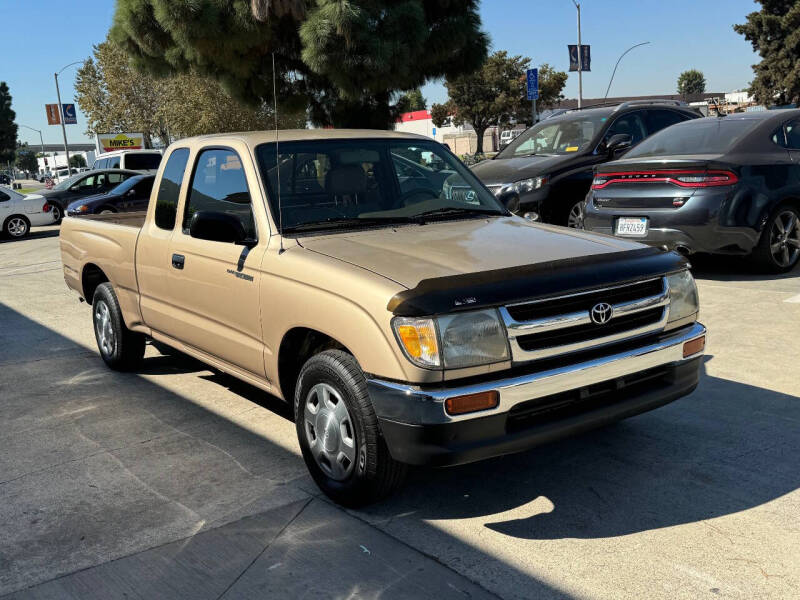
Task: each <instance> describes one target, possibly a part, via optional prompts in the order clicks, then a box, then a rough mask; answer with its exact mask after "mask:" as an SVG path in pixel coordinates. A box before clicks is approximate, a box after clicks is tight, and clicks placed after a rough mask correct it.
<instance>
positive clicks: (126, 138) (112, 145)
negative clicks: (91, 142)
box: [97, 133, 144, 154]
mask: <svg viewBox="0 0 800 600" xmlns="http://www.w3.org/2000/svg"><path fill="white" fill-rule="evenodd" d="M142 148H144V135H143V134H141V133H98V134H97V151H98V153H100V154H102V153H103V152H112V151H114V150H141V149H142Z"/></svg>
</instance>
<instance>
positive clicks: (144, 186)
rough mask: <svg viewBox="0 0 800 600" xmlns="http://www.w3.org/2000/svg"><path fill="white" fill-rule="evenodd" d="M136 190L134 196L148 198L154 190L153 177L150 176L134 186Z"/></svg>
mask: <svg viewBox="0 0 800 600" xmlns="http://www.w3.org/2000/svg"><path fill="white" fill-rule="evenodd" d="M133 190H134V197H136V198H147V197H149V196H150V192H151V191H152V190H153V178H152V177H148V178H147V179H143V180H142V181H140V182H139V183H137V184H136V185H135V186H133Z"/></svg>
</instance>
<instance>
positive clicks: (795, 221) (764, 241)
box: [753, 204, 800, 273]
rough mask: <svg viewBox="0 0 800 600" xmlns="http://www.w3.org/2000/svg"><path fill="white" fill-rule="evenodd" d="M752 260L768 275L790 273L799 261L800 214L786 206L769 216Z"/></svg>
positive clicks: (795, 209) (783, 205)
mask: <svg viewBox="0 0 800 600" xmlns="http://www.w3.org/2000/svg"><path fill="white" fill-rule="evenodd" d="M753 260H755V262H756V264H757V265H758V266H759V267H760V268H761V270H763V271H766V272H768V273H786V272H788V271H791V270H792V269H793V268H794V267H795V266H796V265H797V263H798V260H800V214H798V209H797V208H795V207H794V206H791V205H788V204H782V205H780V206H778V207H777V208H776V209H775V210H774V211H773V212H772V214H770V216H769V219H768V220H767V224H766V225H765V226H764V230H763V231H762V232H761V239H760V240H759V241H758V246H756V248H755V250H754V251H753Z"/></svg>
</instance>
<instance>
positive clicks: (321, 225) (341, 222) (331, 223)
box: [283, 217, 411, 233]
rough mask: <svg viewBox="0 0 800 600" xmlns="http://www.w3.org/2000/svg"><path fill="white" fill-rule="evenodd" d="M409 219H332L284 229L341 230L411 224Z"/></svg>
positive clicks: (286, 231) (287, 230) (294, 230)
mask: <svg viewBox="0 0 800 600" xmlns="http://www.w3.org/2000/svg"><path fill="white" fill-rule="evenodd" d="M409 222H411V219H409V218H408V217H365V218H359V217H330V218H328V219H325V220H324V221H310V222H308V223H299V224H298V225H292V226H291V227H284V228H283V232H284V233H294V232H297V231H314V230H316V229H340V228H342V229H343V228H347V227H360V226H362V225H389V224H391V223H409Z"/></svg>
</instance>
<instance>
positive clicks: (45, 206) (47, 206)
mask: <svg viewBox="0 0 800 600" xmlns="http://www.w3.org/2000/svg"><path fill="white" fill-rule="evenodd" d="M51 208H53V207H52V206H50V205H49V204H48V203H47V202H45V203H44V206H43V207H42V211H43V212H50V209H51Z"/></svg>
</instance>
